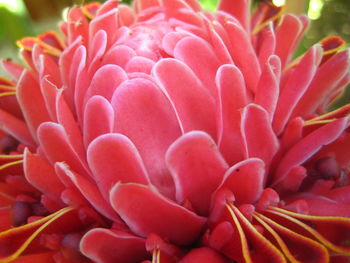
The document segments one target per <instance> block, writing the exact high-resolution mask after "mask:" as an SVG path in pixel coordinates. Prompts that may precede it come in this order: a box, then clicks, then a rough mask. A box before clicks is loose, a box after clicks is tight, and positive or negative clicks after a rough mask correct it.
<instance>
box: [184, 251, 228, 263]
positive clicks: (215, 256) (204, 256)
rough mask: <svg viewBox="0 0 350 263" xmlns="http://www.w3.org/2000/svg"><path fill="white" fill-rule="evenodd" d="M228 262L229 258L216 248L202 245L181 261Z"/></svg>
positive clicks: (191, 262)
mask: <svg viewBox="0 0 350 263" xmlns="http://www.w3.org/2000/svg"><path fill="white" fill-rule="evenodd" d="M197 262H201V263H228V262H229V260H228V259H226V258H225V257H223V256H222V255H221V254H219V253H218V252H216V251H215V250H213V249H211V248H208V247H202V248H196V249H192V250H191V251H190V252H189V253H188V254H187V255H186V256H185V257H184V258H182V259H181V260H180V261H179V263H197Z"/></svg>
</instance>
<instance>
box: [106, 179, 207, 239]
mask: <svg viewBox="0 0 350 263" xmlns="http://www.w3.org/2000/svg"><path fill="white" fill-rule="evenodd" d="M110 202H111V204H112V206H113V208H114V209H115V210H116V211H117V213H118V214H119V215H120V217H121V218H122V219H123V220H124V221H125V222H126V224H127V225H128V226H129V227H130V229H131V230H132V231H133V232H134V233H136V234H138V235H140V236H144V237H145V236H147V235H149V234H150V233H155V234H157V235H159V236H160V237H162V238H165V239H168V240H169V241H170V242H172V243H174V244H178V245H189V244H191V243H192V242H194V241H195V240H196V239H197V238H198V235H199V233H200V232H201V230H202V228H203V226H204V224H205V221H206V219H205V218H204V217H200V216H197V215H196V214H194V213H193V212H190V211H189V210H187V209H185V208H183V207H182V206H180V205H178V204H176V203H174V202H172V201H171V200H169V199H167V198H165V197H163V196H162V195H161V194H159V193H158V192H157V191H156V190H154V189H152V188H150V187H148V186H144V185H137V184H118V185H116V186H115V187H114V188H113V189H112V190H111V194H110ZM140 218H142V220H140ZM164 219H166V220H164ZM169 226H170V227H169Z"/></svg>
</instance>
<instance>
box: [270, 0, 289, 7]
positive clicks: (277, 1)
mask: <svg viewBox="0 0 350 263" xmlns="http://www.w3.org/2000/svg"><path fill="white" fill-rule="evenodd" d="M272 2H273V4H274V5H275V6H283V5H285V4H286V0H273V1H272Z"/></svg>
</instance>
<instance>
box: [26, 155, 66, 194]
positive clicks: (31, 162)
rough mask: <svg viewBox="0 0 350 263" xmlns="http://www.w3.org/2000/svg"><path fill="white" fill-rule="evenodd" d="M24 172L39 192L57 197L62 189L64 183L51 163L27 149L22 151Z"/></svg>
mask: <svg viewBox="0 0 350 263" xmlns="http://www.w3.org/2000/svg"><path fill="white" fill-rule="evenodd" d="M23 161H24V163H23V169H24V174H25V177H26V179H27V180H28V182H30V183H31V184H32V185H33V186H35V187H36V188H37V189H40V191H41V192H43V193H45V194H48V195H50V196H54V197H56V198H58V197H59V196H60V195H61V192H62V191H63V190H64V185H63V184H62V183H61V181H60V180H59V178H58V177H57V175H56V173H55V170H54V168H53V167H52V165H51V164H50V163H49V162H48V161H47V160H46V159H45V158H44V157H42V156H40V155H39V154H32V153H30V152H29V150H28V149H26V150H25V151H24V158H23Z"/></svg>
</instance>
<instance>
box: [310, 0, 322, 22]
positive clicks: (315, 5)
mask: <svg viewBox="0 0 350 263" xmlns="http://www.w3.org/2000/svg"><path fill="white" fill-rule="evenodd" d="M323 5H324V0H310V4H309V9H308V12H307V15H308V16H309V18H310V19H313V20H316V19H318V18H319V17H320V16H321V12H322V8H323Z"/></svg>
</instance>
